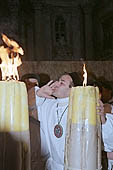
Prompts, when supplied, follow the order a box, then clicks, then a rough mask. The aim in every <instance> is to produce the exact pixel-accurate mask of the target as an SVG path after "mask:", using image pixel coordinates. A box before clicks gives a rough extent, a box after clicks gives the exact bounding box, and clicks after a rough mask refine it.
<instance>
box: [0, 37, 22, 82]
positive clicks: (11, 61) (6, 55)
mask: <svg viewBox="0 0 113 170" xmlns="http://www.w3.org/2000/svg"><path fill="white" fill-rule="evenodd" d="M2 40H3V41H4V43H5V44H6V45H7V47H4V46H0V58H1V61H2V62H1V64H0V67H1V71H2V80H11V79H13V80H19V75H18V70H17V67H18V66H20V65H21V64H22V61H21V58H20V57H19V55H20V54H21V55H23V54H24V51H23V49H22V48H21V47H20V46H19V45H18V43H17V42H15V41H13V40H10V39H9V38H8V37H7V36H6V35H4V34H2Z"/></svg>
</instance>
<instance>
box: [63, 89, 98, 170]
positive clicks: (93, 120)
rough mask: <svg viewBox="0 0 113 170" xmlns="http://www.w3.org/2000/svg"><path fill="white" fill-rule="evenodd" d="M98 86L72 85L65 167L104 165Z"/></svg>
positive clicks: (88, 169)
mask: <svg viewBox="0 0 113 170" xmlns="http://www.w3.org/2000/svg"><path fill="white" fill-rule="evenodd" d="M98 99H99V90H98V88H97V87H93V86H86V87H82V86H78V87H74V88H72V89H71V93H70V100H69V111H68V119H67V134H66V145H65V170H97V169H98V170H99V169H101V159H100V158H101V149H100V148H101V130H100V119H99V116H98V115H97V114H96V105H97V103H98Z"/></svg>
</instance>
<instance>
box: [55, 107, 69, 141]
mask: <svg viewBox="0 0 113 170" xmlns="http://www.w3.org/2000/svg"><path fill="white" fill-rule="evenodd" d="M67 108H68V106H67V107H66V108H65V109H64V111H63V113H62V114H61V117H60V119H59V116H58V104H57V119H58V124H56V125H55V127H54V135H55V136H56V137H57V138H60V137H62V135H63V127H62V126H61V125H60V122H61V120H62V117H63V115H64V113H65V111H66V110H67Z"/></svg>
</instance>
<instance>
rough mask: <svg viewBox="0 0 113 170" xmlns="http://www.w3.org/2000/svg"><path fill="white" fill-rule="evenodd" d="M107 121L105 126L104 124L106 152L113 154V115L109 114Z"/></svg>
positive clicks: (103, 133) (103, 132) (103, 134)
mask: <svg viewBox="0 0 113 170" xmlns="http://www.w3.org/2000/svg"><path fill="white" fill-rule="evenodd" d="M106 119H107V120H106V122H105V124H102V137H103V142H104V150H105V151H106V152H113V115H112V114H109V113H107V114H106Z"/></svg>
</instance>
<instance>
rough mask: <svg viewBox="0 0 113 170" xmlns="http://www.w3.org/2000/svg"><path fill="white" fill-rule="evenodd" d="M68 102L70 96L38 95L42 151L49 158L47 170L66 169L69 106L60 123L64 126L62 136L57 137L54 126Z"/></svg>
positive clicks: (37, 103)
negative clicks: (50, 96)
mask: <svg viewBox="0 0 113 170" xmlns="http://www.w3.org/2000/svg"><path fill="white" fill-rule="evenodd" d="M68 102H69V98H63V99H44V98H41V97H38V96H36V105H37V109H38V118H39V121H40V128H41V153H42V155H43V156H44V157H45V159H46V160H47V162H46V169H47V170H63V169H64V149H65V133H66V122H67V112H68V108H67V109H66V111H65V113H64V114H63V117H62V119H61V122H60V125H62V127H63V135H62V137H60V138H57V137H56V136H55V135H54V127H55V125H56V124H58V116H59V118H60V117H61V115H62V113H63V112H64V110H65V108H66V107H67V106H68ZM57 104H58V107H57ZM57 109H58V116H57Z"/></svg>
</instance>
